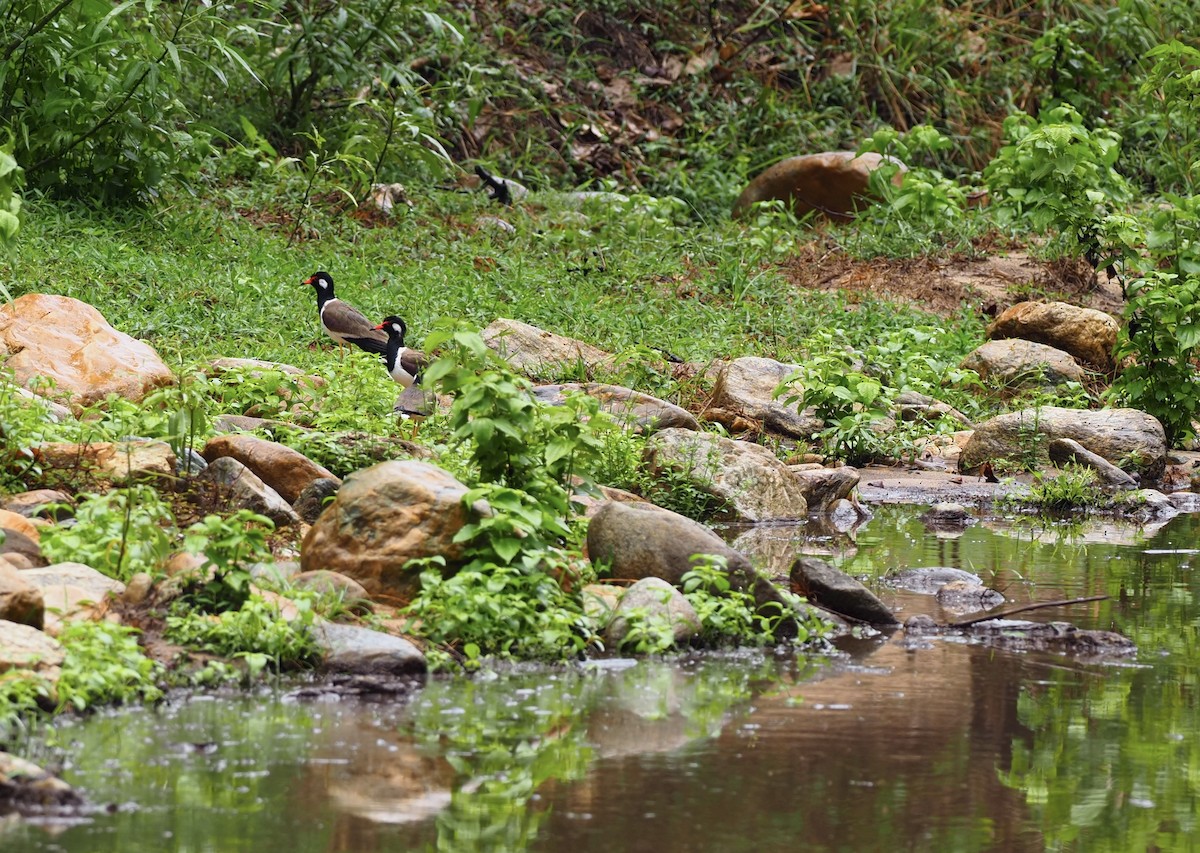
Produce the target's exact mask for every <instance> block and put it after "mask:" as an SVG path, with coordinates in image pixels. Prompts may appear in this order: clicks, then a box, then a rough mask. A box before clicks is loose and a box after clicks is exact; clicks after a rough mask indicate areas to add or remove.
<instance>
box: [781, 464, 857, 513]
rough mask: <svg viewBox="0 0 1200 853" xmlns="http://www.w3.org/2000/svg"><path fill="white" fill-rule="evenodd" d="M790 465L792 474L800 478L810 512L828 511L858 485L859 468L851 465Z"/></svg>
mask: <svg viewBox="0 0 1200 853" xmlns="http://www.w3.org/2000/svg"><path fill="white" fill-rule="evenodd" d="M789 467H791V470H792V475H793V476H795V477H796V478H798V479H799V480H800V483H801V490H802V491H803V493H804V500H805V502H806V503H807V504H808V511H809V512H820V513H824V512H827V511H828V510H829V508H830V507H831V506H833V505H834V504H835V503H837V502H838V501H842V500H845V499H846V498H848V497H849V496H850V493H851V492H852V491H854V487H855V486H857V485H858V469H857V468H853V467H851V466H849V465H842V466H841V467H838V468H810V469H807V470H797V469H796V467H795V466H789Z"/></svg>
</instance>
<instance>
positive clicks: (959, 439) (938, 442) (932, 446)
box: [913, 427, 975, 470]
mask: <svg viewBox="0 0 1200 853" xmlns="http://www.w3.org/2000/svg"><path fill="white" fill-rule="evenodd" d="M974 434H975V432H974V428H973V427H972V428H971V429H969V430H959V431H958V432H952V433H948V434H946V435H928V436H925V437H924V438H918V439H917V440H916V441H914V442H913V449H914V450H915V451H916V453H917V455H918V458H919V459H920V460H921V461H922V462H928V463H933V464H934V465H935V466H940V465H943V464H944V465H945V466H946V469H947V470H949V469H951V468H953V467H956V466H957V465H958V457H959V456H960V455H961V454H962V449H963V447H965V446H966V444H967V442H968V441H970V440H971V436H972V435H974Z"/></svg>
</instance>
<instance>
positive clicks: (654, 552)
mask: <svg viewBox="0 0 1200 853" xmlns="http://www.w3.org/2000/svg"><path fill="white" fill-rule="evenodd" d="M587 550H588V555H589V557H590V558H591V560H592V562H593V563H595V564H596V565H598V566H602V567H604V566H606V567H608V569H609V572H610V573H611V575H612V576H613V577H617V578H623V579H632V580H640V579H642V578H649V577H657V578H662V579H663V580H665V581H667V582H668V583H670V584H672V585H673V586H679V585H680V583H681V581H682V579H683V576H684V575H685V574H687V573H688V572H689V571H691V570H692V569H693V568H695V565H696V562H695V560H694V559H693V558H694V557H696V556H698V555H711V556H715V557H719V558H722V559H723V560H724V561H725V570H726V572H727V573H728V575H729V579H730V586H732V587H733V588H734V589H739V590H747V591H749V592H751V593H752V594H753V595H754V599H755V602H756V603H757V605H758V607H759V610H760V611H761V612H763V613H766V614H768V615H772V616H773V615H776V614H778V613H779V612H780V608H784V612H790V610H791V601H790V600H789V599H787V598H785V597H784V596H783V595H782V593H781V592H780V590H779V589H778V588H777V587H776V586H775V585H774V584H772V583H771V582H770V581H769V580H767V579H766V578H764V577H762V576H761V575H760V574H759V573H758V572H757V571H755V569H754V568H753V566H751V565H750V561H749V560H747V559H746V558H745V557H744V556H743V555H742V554H740V553H739V552H737V551H735V550H734V549H733V548H731V547H729V546H728V545H726V544H725V541H724V540H723V539H721V537H719V536H718V535H717V534H715V533H713V532H712V531H711V530H709V529H708V528H707V527H705V526H704V525H703V524H700V523H699V522H695V521H692V520H691V519H690V518H685V517H684V516H682V515H679V514H678V513H674V512H671V511H670V510H665V509H662V508H661V507H657V506H654V505H653V504H627V503H618V502H616V501H613V502H610V503H607V504H604V505H603V506H602V507H600V509H599V510H598V511H597V512H596V514H595V515H594V516H593V517H592V520H591V522H590V523H589V524H588V533H587ZM795 630H796V625H795V622H794V621H793V622H792V623H791V624H790V625H785V626H783V627H782V628H781V629H780V631H779V632H778V636H780V638H781V639H783V638H786V637H787V636H789V635H792V636H794V634H795Z"/></svg>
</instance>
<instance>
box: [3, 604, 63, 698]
mask: <svg viewBox="0 0 1200 853" xmlns="http://www.w3.org/2000/svg"><path fill="white" fill-rule="evenodd" d="M63 657H64V652H63V647H62V646H61V645H60V644H59V642H58V640H56V639H54V638H53V637H51V636H49V635H48V634H44V633H42V632H41V631H39V630H38V629H37V628H33V627H31V626H29V625H22V624H20V623H18V622H8V621H4V620H0V673H4V672H8V671H9V670H26V671H28V672H32V673H33V674H34V675H39V676H41V677H43V678H45V679H46V680H47V681H48V682H49V683H50V685H51V686H53V685H55V684H57V683H58V677H59V676H60V675H61V674H62V664H63Z"/></svg>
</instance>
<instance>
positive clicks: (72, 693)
mask: <svg viewBox="0 0 1200 853" xmlns="http://www.w3.org/2000/svg"><path fill="white" fill-rule="evenodd" d="M139 633H140V632H139V631H137V630H136V629H134V628H130V627H128V626H125V625H115V624H113V623H111V622H105V621H99V622H93V621H90V620H86V619H83V620H79V619H77V620H71V621H68V622H67V623H66V624H65V625H64V627H63V630H62V633H61V634H60V635H59V641H60V642H61V643H62V644H63V646H64V648H65V649H66V657H65V660H64V661H63V668H62V676H61V678H59V681H58V699H59V704H60V706H62V707H73V708H74V709H75V710H78V711H82V710H84V709H86V708H92V707H95V706H97V705H104V704H109V703H112V702H128V701H132V700H140V701H145V702H155V701H157V700H159V699H161V698H162V695H163V691H162V688H161V687H159V685H158V682H159V680H160V679H161V678H162V676H163V671H162V667H161V666H160V665H159V664H157V663H155V662H154V661H153V660H152V659H150V658H149V657H147V656H146V654H145V652H143V651H142V647H141V645H140V644H139V643H138V640H137V638H138V634H139Z"/></svg>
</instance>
